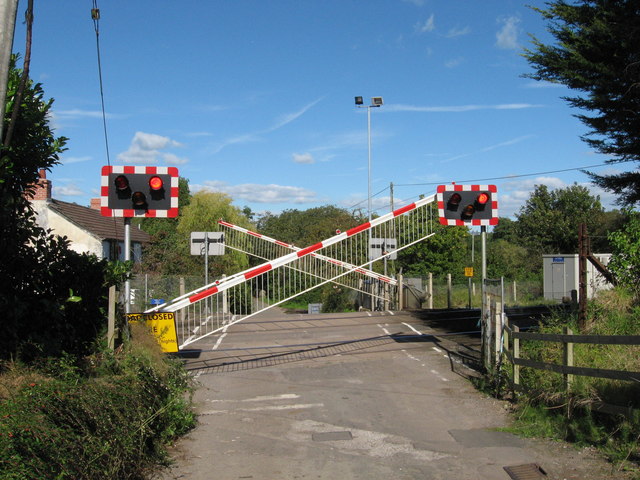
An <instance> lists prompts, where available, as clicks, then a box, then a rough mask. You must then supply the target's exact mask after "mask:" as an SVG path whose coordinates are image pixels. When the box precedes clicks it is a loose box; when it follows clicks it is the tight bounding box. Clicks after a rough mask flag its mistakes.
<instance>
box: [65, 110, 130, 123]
mask: <svg viewBox="0 0 640 480" xmlns="http://www.w3.org/2000/svg"><path fill="white" fill-rule="evenodd" d="M54 114H55V116H56V117H58V118H60V119H61V120H62V119H64V120H67V119H76V118H102V111H100V110H80V109H78V108H76V109H73V110H55V111H54ZM105 117H106V118H108V119H111V120H114V119H119V118H125V115H116V114H113V113H105Z"/></svg>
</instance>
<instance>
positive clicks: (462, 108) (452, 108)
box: [384, 103, 542, 113]
mask: <svg viewBox="0 0 640 480" xmlns="http://www.w3.org/2000/svg"><path fill="white" fill-rule="evenodd" d="M541 106H542V105H536V104H532V103H500V104H496V105H473V104H472V105H449V106H440V107H424V106H420V105H404V104H400V103H397V104H392V105H387V106H385V107H384V108H385V111H391V112H429V113H434V112H453V113H458V112H472V111H476V110H521V109H525V108H539V107H541Z"/></svg>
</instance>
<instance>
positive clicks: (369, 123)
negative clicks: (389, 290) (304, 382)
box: [367, 106, 376, 312]
mask: <svg viewBox="0 0 640 480" xmlns="http://www.w3.org/2000/svg"><path fill="white" fill-rule="evenodd" d="M367 144H368V157H367V158H368V161H367V212H368V216H369V223H371V106H368V107H367ZM368 250H369V251H368V254H369V255H368V259H369V263H368V264H367V266H368V268H372V267H373V252H372V251H371V229H369V246H368ZM370 285H371V298H370V301H371V311H372V312H373V311H374V310H375V309H376V308H375V305H374V301H375V300H374V299H375V297H374V296H373V283H371V284H370Z"/></svg>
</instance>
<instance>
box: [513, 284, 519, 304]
mask: <svg viewBox="0 0 640 480" xmlns="http://www.w3.org/2000/svg"><path fill="white" fill-rule="evenodd" d="M517 303H518V286H517V284H516V281H515V280H514V281H513V304H514V305H515V304H517Z"/></svg>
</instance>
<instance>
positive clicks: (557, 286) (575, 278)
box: [542, 253, 611, 301]
mask: <svg viewBox="0 0 640 480" xmlns="http://www.w3.org/2000/svg"><path fill="white" fill-rule="evenodd" d="M593 256H594V257H596V258H597V259H598V260H599V261H600V263H602V264H603V265H607V264H608V263H609V259H610V258H611V254H610V253H596V254H594V255H593ZM579 263H580V262H579V259H578V254H556V255H543V256H542V267H543V275H544V282H543V283H544V284H543V290H544V298H546V299H549V300H558V301H563V300H566V299H571V297H572V294H571V292H572V290H575V291H576V295H577V292H578V290H579V287H580V285H579V283H580V274H579V273H580V271H579V266H580V265H579ZM609 288H611V284H610V283H609V282H607V280H606V279H605V278H604V277H603V276H602V275H601V274H600V272H598V270H597V269H596V268H595V267H594V266H593V264H592V263H591V262H588V261H587V298H592V297H594V296H595V294H596V293H597V292H598V291H600V290H607V289H609Z"/></svg>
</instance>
